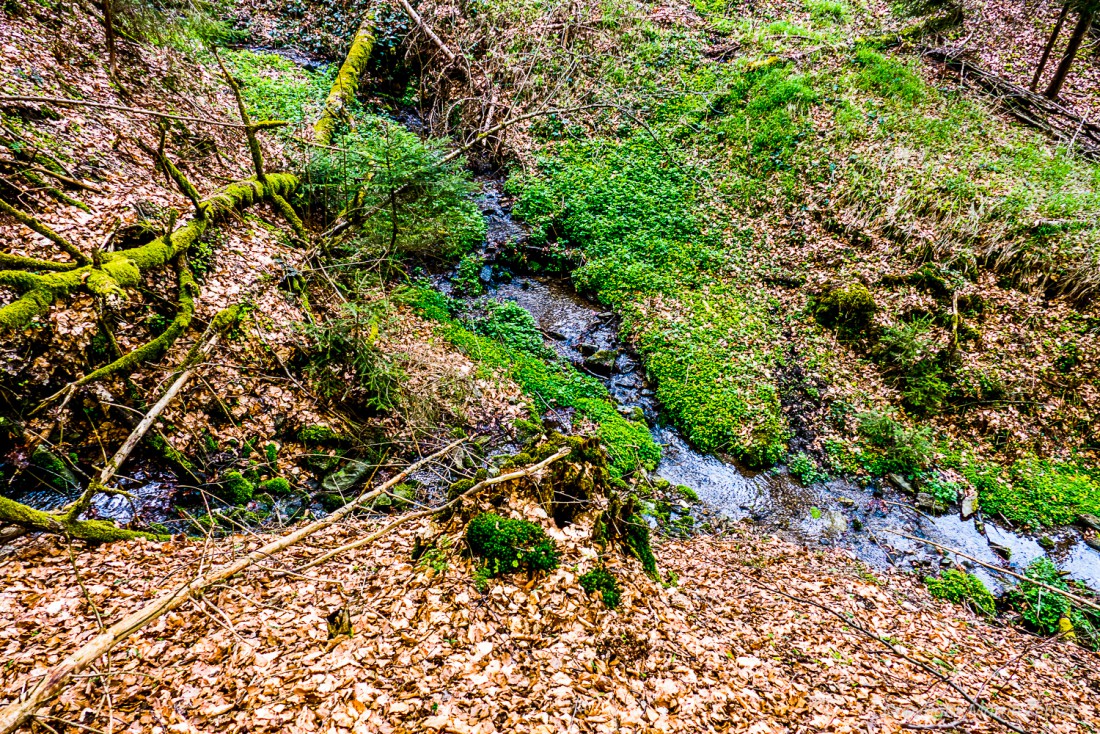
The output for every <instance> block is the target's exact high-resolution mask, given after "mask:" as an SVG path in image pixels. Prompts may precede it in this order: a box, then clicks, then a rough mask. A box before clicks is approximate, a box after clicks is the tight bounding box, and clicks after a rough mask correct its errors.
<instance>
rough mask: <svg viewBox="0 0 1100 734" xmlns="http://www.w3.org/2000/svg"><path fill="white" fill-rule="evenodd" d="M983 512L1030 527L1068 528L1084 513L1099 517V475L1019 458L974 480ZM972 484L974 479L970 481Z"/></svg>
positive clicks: (1066, 464)
mask: <svg viewBox="0 0 1100 734" xmlns="http://www.w3.org/2000/svg"><path fill="white" fill-rule="evenodd" d="M967 478H968V479H970V477H967ZM975 479H978V480H979V482H976V484H977V486H978V488H979V495H978V496H979V501H980V502H981V506H982V509H983V510H984V511H985V512H986V513H988V514H989V515H991V516H995V515H997V514H1001V515H1004V516H1005V517H1006V518H1008V519H1009V520H1011V521H1013V522H1017V523H1023V524H1025V525H1031V526H1033V527H1034V526H1044V527H1050V526H1054V525H1068V524H1070V523H1072V522H1074V521H1076V520H1077V517H1078V516H1079V515H1081V514H1083V513H1087V514H1092V515H1098V514H1100V472H1098V471H1097V470H1096V469H1084V468H1082V467H1080V466H1078V465H1076V464H1073V463H1070V462H1063V461H1045V460H1039V459H1036V458H1034V457H1032V458H1025V459H1020V460H1019V461H1017V462H1016V463H1015V464H1013V465H1012V467H1011V468H1010V469H1009V471H1008V481H1005V480H1004V479H1002V478H1001V476H1000V473H999V472H998V473H997V474H993V473H992V472H990V471H988V470H987V471H985V472H983V473H982V476H980V477H977V476H976V477H975ZM972 481H973V480H972Z"/></svg>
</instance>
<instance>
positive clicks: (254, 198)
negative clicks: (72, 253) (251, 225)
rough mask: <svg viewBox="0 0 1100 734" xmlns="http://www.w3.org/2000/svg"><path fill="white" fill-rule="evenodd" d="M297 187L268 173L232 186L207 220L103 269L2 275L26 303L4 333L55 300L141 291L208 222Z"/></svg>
mask: <svg viewBox="0 0 1100 734" xmlns="http://www.w3.org/2000/svg"><path fill="white" fill-rule="evenodd" d="M297 186H298V179H297V177H295V176H293V175H291V174H287V173H273V174H268V175H267V176H266V180H265V181H263V182H261V181H258V180H256V179H249V180H247V181H240V182H238V183H234V184H230V185H229V186H227V187H226V188H224V189H222V190H221V191H220V192H218V193H217V194H215V195H214V196H211V197H210V198H208V199H206V200H204V201H203V202H201V204H200V211H201V212H202V216H201V217H196V218H195V219H192V220H191V221H190V222H188V223H187V224H185V225H184V226H182V227H180V228H179V229H177V230H176V231H175V232H172V233H171V235H165V236H163V237H158V238H157V239H155V240H153V241H152V242H150V243H149V244H146V245H142V246H141V247H135V248H133V249H131V250H122V251H120V252H109V253H103V256H102V268H93V267H92V265H90V264H89V265H85V266H83V267H79V268H76V269H73V270H69V271H68V272H61V273H49V274H46V275H35V274H31V273H25V272H20V271H14V270H6V271H0V283H2V284H4V285H10V286H12V287H13V288H15V289H16V290H19V291H22V292H23V296H22V297H21V298H20V299H18V300H17V301H15V302H14V303H11V304H9V305H7V306H4V307H2V308H0V332H4V331H12V330H16V329H21V328H23V327H24V326H26V325H27V323H29V322H30V320H31V319H33V318H34V317H35V316H38V315H40V314H43V313H46V312H47V311H48V310H49V308H50V306H51V305H52V304H53V302H54V301H55V300H57V299H58V298H64V297H65V296H68V295H69V294H71V293H73V292H74V291H76V290H78V289H80V288H86V289H87V290H89V291H91V292H93V293H96V294H99V295H105V296H111V295H118V294H119V293H120V292H122V289H124V288H128V287H133V286H136V285H137V284H138V283H139V282H140V281H141V275H142V273H145V272H148V271H149V270H152V269H154V268H158V267H162V266H164V265H166V264H168V263H169V262H171V261H172V260H173V259H174V258H175V257H177V256H178V255H179V254H180V253H181V252H186V251H187V250H188V248H190V247H191V245H192V244H194V243H195V242H196V241H197V240H198V238H199V237H200V236H201V235H202V233H203V231H205V229H206V225H207V223H208V222H213V221H217V220H219V219H223V218H225V217H226V216H227V215H229V214H231V213H233V212H235V211H242V210H244V209H246V208H248V207H249V206H251V205H253V204H255V203H257V202H259V201H260V200H263V199H270V197H271V196H272V195H278V196H281V197H284V198H285V197H286V196H287V195H289V194H290V193H291V192H293V191H294V189H295V188H297Z"/></svg>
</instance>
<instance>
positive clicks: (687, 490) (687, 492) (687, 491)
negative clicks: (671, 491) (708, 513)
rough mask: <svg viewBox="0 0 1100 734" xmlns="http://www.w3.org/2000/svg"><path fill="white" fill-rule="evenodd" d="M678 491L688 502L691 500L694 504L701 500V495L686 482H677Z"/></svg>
mask: <svg viewBox="0 0 1100 734" xmlns="http://www.w3.org/2000/svg"><path fill="white" fill-rule="evenodd" d="M676 493H677V494H679V495H680V496H681V497H683V498H684V499H685V500H687V501H688V502H691V503H692V504H695V503H697V502H699V495H698V494H697V493H696V491H695V490H694V489H692V488H691V487H689V486H687V485H686V484H677V485H676Z"/></svg>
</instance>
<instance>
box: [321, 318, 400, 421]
mask: <svg viewBox="0 0 1100 734" xmlns="http://www.w3.org/2000/svg"><path fill="white" fill-rule="evenodd" d="M380 318H381V317H380V315H379V314H378V313H376V312H375V309H374V308H373V307H368V306H363V305H361V304H358V303H355V302H348V303H344V304H341V305H340V307H339V310H338V313H337V315H335V316H333V317H331V318H329V319H328V320H326V321H323V322H320V321H318V322H311V323H308V324H305V325H304V326H303V327H302V330H303V332H304V333H305V335H306V337H307V339H308V340H309V347H308V360H309V361H308V363H307V366H306V373H307V374H308V375H309V376H310V378H311V379H313V381H314V382H315V383H316V385H317V387H318V389H319V390H320V392H321V393H322V394H323V395H324V396H325V397H328V398H332V399H334V400H338V401H341V402H344V403H346V404H350V405H358V406H360V407H363V408H365V409H367V410H374V411H388V410H392V409H393V408H395V407H396V406H397V404H398V402H399V400H400V399H401V379H402V375H401V373H400V371H398V369H397V368H396V367H395V366H394V365H393V364H392V363H391V361H390V360H389V358H387V357H386V355H385V354H383V353H382V350H381V349H379V347H378V334H379V329H378V323H379V320H380Z"/></svg>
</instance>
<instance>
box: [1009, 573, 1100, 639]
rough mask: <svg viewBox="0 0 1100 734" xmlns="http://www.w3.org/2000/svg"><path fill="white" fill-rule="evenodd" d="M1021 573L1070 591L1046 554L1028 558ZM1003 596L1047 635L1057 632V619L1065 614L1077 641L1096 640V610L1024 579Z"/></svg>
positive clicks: (1099, 632)
mask: <svg viewBox="0 0 1100 734" xmlns="http://www.w3.org/2000/svg"><path fill="white" fill-rule="evenodd" d="M1024 575H1025V576H1027V577H1028V578H1029V579H1031V580H1032V581H1039V582H1041V583H1044V584H1046V585H1048V586H1052V587H1054V588H1055V589H1061V590H1063V591H1072V590H1071V588H1070V584H1069V583H1067V582H1066V580H1065V579H1063V578H1062V574H1061V573H1060V572H1059V571H1058V567H1057V566H1055V565H1054V564H1053V563H1052V562H1051V560H1050V559H1049V558H1047V557H1046V556H1040V557H1039V558H1036V559H1035V560H1034V561H1032V562H1031V563H1030V564H1029V565H1028V567H1027V571H1025V572H1024ZM1007 599H1008V603H1009V604H1010V605H1011V606H1012V608H1014V609H1015V610H1017V611H1018V612H1020V615H1021V617H1022V618H1023V620H1024V623H1025V624H1027V625H1028V626H1029V627H1031V628H1032V629H1034V630H1036V631H1038V632H1042V633H1044V634H1048V635H1052V634H1054V633H1056V632H1059V631H1060V628H1059V620H1060V619H1062V617H1066V618H1068V619H1069V621H1070V623H1071V624H1072V625H1073V631H1074V633H1075V634H1076V635H1077V637H1078V639H1079V640H1080V641H1081V642H1084V643H1085V644H1087V645H1089V646H1091V647H1096V646H1097V644H1098V643H1100V613H1097V612H1095V611H1092V610H1085V609H1078V608H1076V607H1074V605H1073V603H1072V602H1071V601H1070V600H1069V599H1068V598H1066V597H1065V596H1062V595H1061V594H1056V593H1054V592H1052V591H1049V590H1047V589H1044V588H1043V587H1041V586H1038V585H1037V584H1033V583H1030V582H1028V581H1021V582H1020V583H1019V584H1018V585H1017V586H1016V587H1015V588H1013V589H1011V590H1010V591H1009V592H1008V594H1007Z"/></svg>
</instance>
